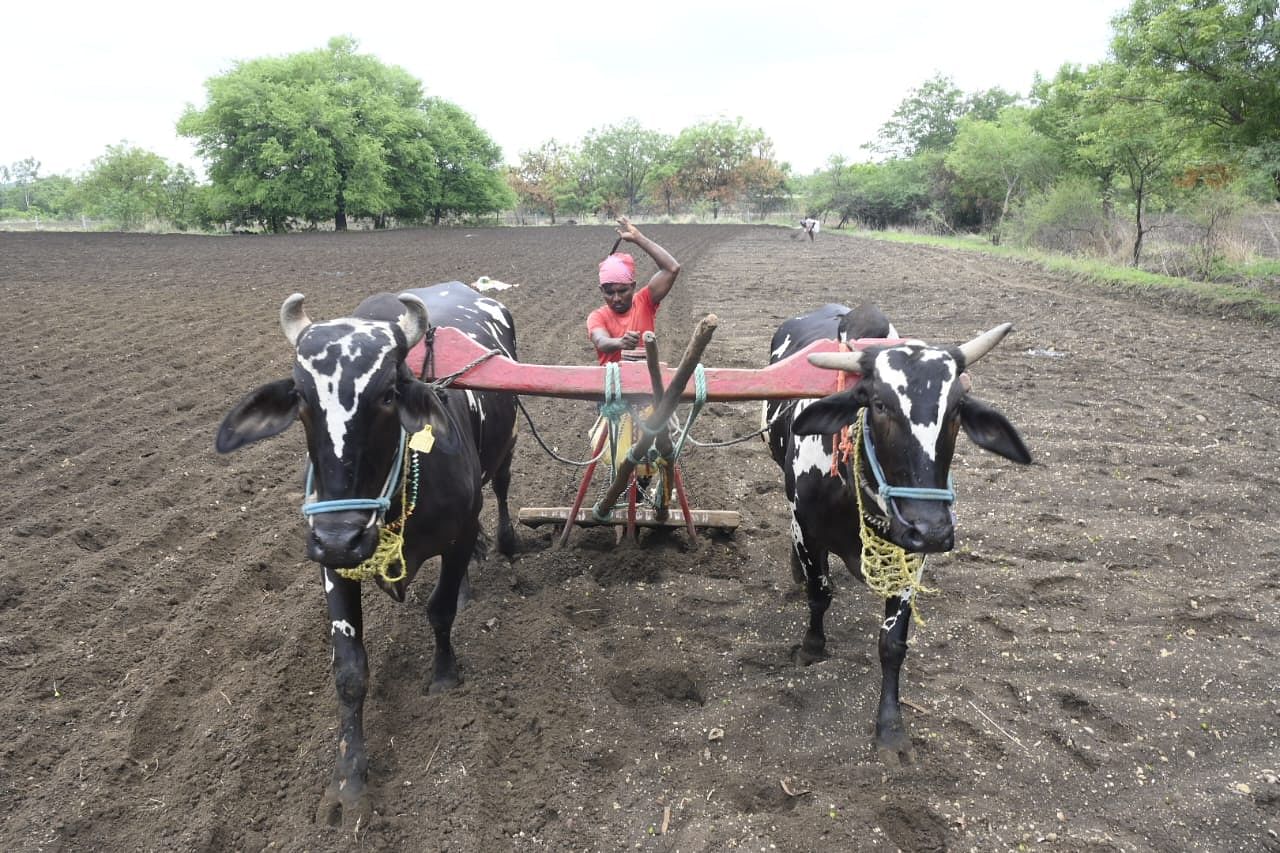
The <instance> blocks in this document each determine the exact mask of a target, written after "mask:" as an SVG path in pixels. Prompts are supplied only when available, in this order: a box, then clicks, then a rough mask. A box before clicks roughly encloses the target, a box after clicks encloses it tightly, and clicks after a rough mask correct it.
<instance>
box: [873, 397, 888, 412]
mask: <svg viewBox="0 0 1280 853" xmlns="http://www.w3.org/2000/svg"><path fill="white" fill-rule="evenodd" d="M871 409H872V411H874V412H875V413H876V414H878V415H883V414H884V413H885V405H884V400H881V399H880V398H879V397H876V398H875V399H874V400H872V401H871Z"/></svg>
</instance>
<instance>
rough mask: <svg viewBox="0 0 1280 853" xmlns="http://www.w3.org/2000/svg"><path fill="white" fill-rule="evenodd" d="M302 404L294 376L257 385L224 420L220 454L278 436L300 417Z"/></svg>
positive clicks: (221, 430) (218, 445) (220, 439)
mask: <svg viewBox="0 0 1280 853" xmlns="http://www.w3.org/2000/svg"><path fill="white" fill-rule="evenodd" d="M299 405H300V403H299V400H298V395H297V394H295V393H294V389H293V380H292V379H281V380H279V381H278V382H269V383H267V384H266V385H263V386H262V387H261V388H256V389H254V390H253V391H250V392H249V393H248V394H246V395H245V396H244V398H243V399H241V400H240V402H239V403H236V405H235V407H234V408H233V409H232V410H231V411H230V412H227V416H226V417H225V418H223V419H222V425H221V426H219V427H218V437H217V439H216V440H215V441H214V447H216V448H217V450H218V452H219V453H230V452H231V451H233V450H238V449H239V448H241V447H244V446H245V445H246V444H252V443H253V442H255V441H258V440H259V439H263V438H270V437H271V436H273V435H278V434H280V433H282V432H284V431H285V430H286V429H288V428H289V425H290V424H292V423H293V422H294V421H295V420H297V419H298V407H299Z"/></svg>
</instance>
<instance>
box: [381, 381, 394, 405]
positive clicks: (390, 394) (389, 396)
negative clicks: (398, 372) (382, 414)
mask: <svg viewBox="0 0 1280 853" xmlns="http://www.w3.org/2000/svg"><path fill="white" fill-rule="evenodd" d="M395 402H396V389H395V387H394V386H393V387H391V388H388V389H387V390H386V391H383V392H382V405H384V406H391V405H394V404H395Z"/></svg>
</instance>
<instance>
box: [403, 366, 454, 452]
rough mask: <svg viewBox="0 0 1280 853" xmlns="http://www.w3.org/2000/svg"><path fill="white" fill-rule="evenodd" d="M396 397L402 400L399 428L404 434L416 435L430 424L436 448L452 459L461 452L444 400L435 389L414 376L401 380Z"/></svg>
mask: <svg viewBox="0 0 1280 853" xmlns="http://www.w3.org/2000/svg"><path fill="white" fill-rule="evenodd" d="M396 395H397V396H398V397H399V401H400V402H399V406H398V407H397V408H398V409H399V413H400V425H401V426H402V427H404V431H405V432H407V433H409V435H413V434H415V433H418V432H421V431H422V428H423V427H425V426H427V425H428V424H430V426H431V435H432V437H433V438H434V439H435V441H436V444H435V446H436V447H437V448H439V449H440V450H442V451H444V452H445V453H447V454H449V455H451V456H452V455H453V454H455V453H457V452H458V437H457V436H456V435H454V430H453V429H450V422H449V416H448V415H447V414H446V413H445V408H444V401H443V400H441V399H440V396H439V395H438V394H437V393H436V391H435V389H434V388H432V387H431V386H430V385H428V384H427V383H425V382H420V381H418V380H417V379H413V378H412V377H409V378H405V377H401V379H400V381H399V382H398V383H397V384H396Z"/></svg>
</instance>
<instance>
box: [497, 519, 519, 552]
mask: <svg viewBox="0 0 1280 853" xmlns="http://www.w3.org/2000/svg"><path fill="white" fill-rule="evenodd" d="M498 553H499V554H501V555H502V556H504V557H506V558H507V559H508V560H510V559H513V558H514V557H515V555H516V532H515V530H514V529H512V528H511V527H504V528H503V529H501V530H499V531H498Z"/></svg>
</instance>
